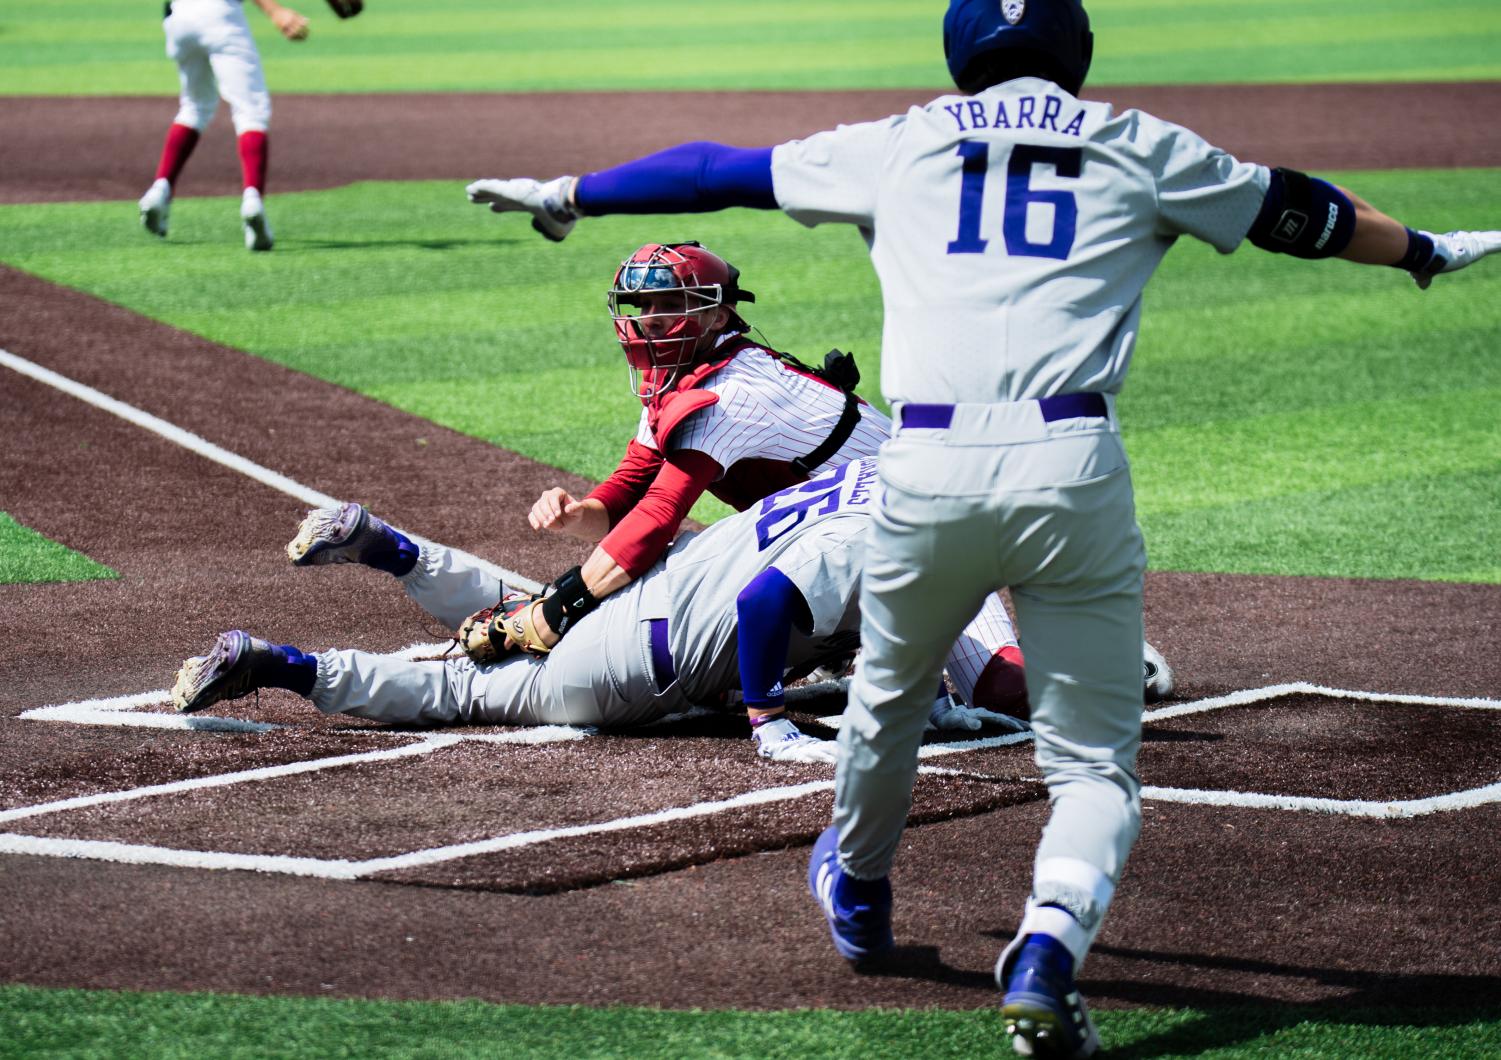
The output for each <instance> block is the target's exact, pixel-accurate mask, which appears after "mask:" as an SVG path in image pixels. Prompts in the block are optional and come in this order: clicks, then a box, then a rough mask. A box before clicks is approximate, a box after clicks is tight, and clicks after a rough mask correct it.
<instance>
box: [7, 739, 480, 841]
mask: <svg viewBox="0 0 1501 1060" xmlns="http://www.w3.org/2000/svg"><path fill="white" fill-rule="evenodd" d="M462 739H463V738H462V737H460V736H452V735H449V734H447V733H443V734H441V735H436V736H424V737H421V738H419V740H418V742H416V743H412V744H404V745H403V746H401V747H385V748H382V749H381V750H379V751H365V752H361V753H359V754H349V755H336V756H334V757H332V758H312V759H307V760H305V761H301V762H285V763H282V764H281V765H275V766H262V767H260V768H258V769H244V770H239V771H236V772H233V773H216V774H215V775H213V776H209V777H194V778H193V779H191V780H174V781H171V782H170V783H166V784H151V785H148V786H146V787H142V788H125V789H123V790H119V791H104V792H99V793H98V794H95V795H79V796H76V797H75V798H71V799H59V800H57V801H56V802H42V803H37V804H35V805H32V806H18V807H16V808H14V809H10V810H0V823H4V822H6V821H16V820H20V819H21V818H23V817H38V816H41V815H42V814H48V813H61V812H63V811H65V810H82V809H87V808H89V807H92V806H102V805H105V804H106V803H112V802H131V801H133V800H135V799H146V798H151V797H153V796H156V795H176V794H180V793H181V792H184V791H198V790H201V789H204V788H222V787H228V786H229V785H231V784H244V783H248V782H251V781H258V780H275V779H278V778H280V777H290V776H295V775H296V774H298V773H315V772H317V771H319V770H322V769H337V768H338V767H340V766H348V765H357V764H360V763H363V762H380V761H386V760H389V759H393V758H409V757H411V756H412V755H425V754H430V753H431V752H433V751H436V750H438V749H439V748H440V747H449V746H452V745H453V744H456V743H459V742H461V741H462Z"/></svg>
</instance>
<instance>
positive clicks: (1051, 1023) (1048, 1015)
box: [997, 934, 1100, 1060]
mask: <svg viewBox="0 0 1501 1060" xmlns="http://www.w3.org/2000/svg"><path fill="white" fill-rule="evenodd" d="M1073 973H1074V957H1073V954H1071V953H1069V951H1068V948H1067V947H1066V946H1064V945H1063V943H1061V942H1059V941H1058V940H1057V939H1055V938H1053V937H1052V936H1051V935H1042V934H1037V935H1028V936H1027V937H1026V938H1025V939H1023V940H1022V944H1021V948H1020V949H1019V950H1017V952H1016V959H1015V960H1013V961H1012V962H1010V967H1009V969H1008V970H1007V971H1006V972H1005V973H1004V982H1003V988H1004V989H1005V991H1006V996H1005V999H1004V1000H1003V1001H1002V1002H1001V1018H1002V1019H1004V1020H1005V1022H1006V1033H1007V1034H1009V1035H1011V1048H1012V1049H1014V1050H1015V1051H1016V1053H1017V1055H1018V1056H1035V1057H1047V1058H1050V1060H1052V1058H1057V1060H1083V1058H1084V1057H1088V1056H1093V1055H1094V1054H1095V1052H1096V1051H1097V1050H1098V1049H1099V1048H1100V1036H1099V1035H1098V1034H1097V1033H1096V1032H1095V1029H1094V1022H1093V1021H1092V1020H1091V1019H1090V1018H1089V1010H1088V1009H1087V1008H1086V1007H1085V1005H1084V999H1083V998H1082V997H1080V996H1079V991H1078V989H1077V988H1076V987H1075V986H1074V974H1073ZM1001 978H1002V975H1001V974H1000V973H998V974H997V979H1001Z"/></svg>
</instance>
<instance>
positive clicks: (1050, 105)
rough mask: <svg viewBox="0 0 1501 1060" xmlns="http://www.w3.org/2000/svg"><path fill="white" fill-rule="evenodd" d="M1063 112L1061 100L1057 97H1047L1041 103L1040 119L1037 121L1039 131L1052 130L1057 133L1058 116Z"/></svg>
mask: <svg viewBox="0 0 1501 1060" xmlns="http://www.w3.org/2000/svg"><path fill="white" fill-rule="evenodd" d="M1062 110H1063V100H1061V99H1059V98H1058V97H1057V96H1049V97H1048V98H1047V99H1045V100H1043V101H1042V117H1041V118H1039V119H1038V120H1037V127H1038V128H1039V129H1052V130H1053V131H1054V132H1057V131H1058V114H1059V112H1061V111H1062Z"/></svg>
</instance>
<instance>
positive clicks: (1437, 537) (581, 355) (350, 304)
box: [0, 170, 1501, 582]
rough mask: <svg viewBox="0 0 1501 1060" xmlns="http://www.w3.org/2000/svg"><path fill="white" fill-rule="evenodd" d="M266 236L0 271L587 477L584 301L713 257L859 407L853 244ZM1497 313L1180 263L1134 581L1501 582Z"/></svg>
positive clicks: (1156, 319) (1393, 277)
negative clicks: (16, 272)
mask: <svg viewBox="0 0 1501 1060" xmlns="http://www.w3.org/2000/svg"><path fill="white" fill-rule="evenodd" d="M1334 176H1336V178H1337V179H1340V180H1341V181H1344V182H1345V183H1347V184H1349V185H1350V186H1352V187H1354V188H1356V189H1357V190H1359V191H1361V192H1362V194H1364V195H1365V197H1366V198H1368V199H1370V200H1371V201H1373V202H1374V203H1376V204H1377V205H1378V206H1381V207H1383V208H1386V209H1388V210H1390V211H1392V212H1393V213H1395V214H1396V215H1398V216H1401V217H1403V218H1404V219H1405V220H1407V221H1409V222H1410V223H1413V224H1416V225H1420V226H1430V227H1436V226H1445V225H1447V226H1451V227H1452V226H1459V227H1475V228H1480V227H1484V226H1485V225H1486V224H1488V223H1491V222H1492V221H1493V218H1491V216H1490V208H1491V207H1490V202H1491V199H1492V198H1493V193H1494V189H1495V187H1496V186H1497V182H1498V179H1501V174H1498V172H1497V171H1495V170H1457V171H1446V172H1416V171H1401V172H1382V173H1358V174H1335V175H1334ZM271 209H272V215H273V219H274V221H275V223H276V226H277V232H278V237H279V241H278V243H277V249H276V251H275V253H273V254H269V255H264V256H260V255H254V256H253V255H247V254H246V253H245V252H244V250H243V249H242V246H241V243H240V238H239V225H238V216H237V213H236V209H235V205H234V202H233V200H229V199H212V198H210V199H195V198H192V197H186V198H182V199H179V200H178V201H177V203H175V204H174V209H173V217H172V221H173V229H172V235H171V238H170V239H168V240H167V241H165V242H162V241H158V240H155V239H153V238H151V237H150V236H148V235H146V234H145V233H143V232H142V231H141V230H140V229H139V227H138V226H137V224H136V221H135V211H134V208H133V204H129V203H77V204H52V205H40V206H9V207H0V260H4V261H5V262H6V263H8V264H12V265H15V266H18V267H20V268H23V269H26V270H28V271H31V272H34V273H37V274H38V275H41V276H44V277H46V278H48V279H51V280H54V281H57V282H60V283H63V284H67V285H70V286H74V287H78V288H81V289H83V290H88V291H91V292H93V293H95V294H98V295H100V296H102V297H104V298H107V299H109V300H111V301H115V302H119V303H121V304H123V305H126V306H129V307H130V308H132V309H135V310H137V311H139V312H141V313H144V314H146V315H148V316H151V317H155V318H157V319H159V320H163V321H167V322H169V323H172V324H175V325H177V326H179V327H183V328H186V329H188V330H191V331H194V332H197V333H199V334H201V335H204V336H206V337H208V338H210V339H213V340H215V341H218V342H222V343H225V344H227V345H231V346H236V347H239V348H241V349H245V350H249V351H251V352H253V353H256V354H259V355H261V356H264V357H267V358H270V359H272V360H275V361H278V362H281V363H284V364H287V365H289V366H291V367H293V368H297V369H300V370H302V371H305V372H308V373H310V374H312V375H316V376H319V377H321V378H325V379H328V380H331V381H333V382H336V383H339V384H341V385H343V386H347V387H350V388H352V389H354V390H358V391H360V392H363V393H365V394H368V395H370V396H372V397H375V398H377V399H379V400H381V401H385V402H388V403H390V404H392V405H395V406H397V407H399V408H402V409H405V410H407V411H409V412H412V413H415V414H416V415H419V416H422V417H425V418H428V419H432V420H435V421H437V422H439V423H442V424H444V425H446V426H449V427H453V428H455V429H457V430H460V431H463V432H465V433H467V434H470V435H473V436H475V437H478V438H482V439H485V440H487V441H490V442H492V443H494V444H496V445H499V446H503V447H506V448H509V449H514V450H516V451H518V452H521V453H524V454H525V455H527V456H530V457H532V458H534V459H537V460H541V461H544V462H546V463H550V464H553V465H556V466H560V467H563V468H566V469H568V470H572V471H576V472H578V473H579V474H582V475H585V476H587V477H589V478H594V479H598V478H602V477H603V476H604V475H606V474H607V473H608V472H609V470H610V469H611V468H612V467H613V466H614V464H615V461H616V460H617V459H618V457H619V454H620V452H621V451H622V449H623V447H624V444H625V441H626V439H628V438H629V437H631V435H632V432H633V431H634V429H635V424H636V421H637V418H638V416H639V412H640V408H639V405H638V404H637V403H636V401H635V399H634V398H633V397H632V396H631V394H630V393H629V391H628V389H627V376H626V371H625V366H624V363H623V358H622V356H621V354H620V350H619V347H618V345H617V344H616V343H615V340H614V336H613V331H612V328H611V325H610V321H609V318H608V316H607V315H606V313H605V310H604V306H603V302H604V291H605V289H606V287H607V286H608V284H609V279H610V276H611V275H612V273H613V271H614V268H615V265H616V263H617V262H618V261H619V259H620V258H621V257H622V256H624V255H625V254H627V253H628V252H629V251H630V250H631V249H633V248H634V247H635V246H637V245H638V244H639V243H641V242H643V241H645V240H647V239H683V238H699V239H702V240H703V241H704V242H705V243H706V244H708V245H709V246H710V247H712V248H715V249H717V250H719V251H720V252H721V253H723V254H724V255H725V256H727V257H728V258H730V260H732V261H734V262H735V263H736V264H737V265H738V266H739V267H740V268H741V269H742V271H743V273H744V278H745V282H746V286H747V287H750V288H751V289H752V290H754V291H756V292H757V294H758V296H759V300H758V301H757V303H756V304H755V306H754V307H753V311H752V312H748V316H750V318H751V320H752V321H753V322H754V323H755V324H757V325H758V326H759V327H760V328H761V330H762V331H763V332H764V334H765V335H766V337H767V338H768V340H769V341H770V342H771V343H772V344H773V345H777V346H779V347H780V348H783V349H789V350H791V351H793V352H794V353H797V354H799V355H802V356H804V357H805V358H808V359H815V358H817V357H819V356H821V355H822V353H823V352H824V351H825V350H827V349H828V348H830V347H831V346H835V345H837V346H839V347H841V348H843V349H846V350H853V351H855V353H856V354H857V356H858V358H859V362H860V365H861V369H862V372H863V374H864V380H865V381H864V383H863V384H862V387H861V389H862V391H863V392H864V393H866V394H867V395H871V396H874V395H876V394H877V393H878V390H877V380H878V378H879V356H878V354H879V345H880V296H879V291H878V287H877V284H876V281H875V278H874V275H873V273H872V270H871V268H870V265H869V262H868V259H867V257H866V254H865V249H864V245H863V243H862V242H861V241H860V239H859V237H858V236H857V235H856V233H855V232H854V230H853V229H850V228H846V227H839V226H825V227H823V228H819V229H814V230H811V231H810V230H807V229H804V228H802V227H800V226H799V225H796V224H795V223H793V222H792V221H790V220H789V219H787V218H785V217H783V216H781V215H780V214H775V213H762V212H756V211H747V210H735V211H727V212H724V213H720V214H707V215H702V216H699V217H695V218H681V217H679V218H631V217H616V218H596V219H591V220H590V221H588V222H586V223H584V224H581V225H580V226H579V227H578V229H577V230H576V231H575V232H574V234H573V235H572V236H570V237H569V239H568V241H567V242H566V243H564V244H556V245H555V244H550V243H547V242H544V241H543V240H541V239H540V238H538V237H537V236H536V235H535V234H534V233H533V232H532V231H531V230H530V228H529V227H528V226H527V225H526V223H525V222H524V221H523V220H522V219H521V218H518V217H515V216H505V217H499V216H495V215H492V214H489V213H487V212H484V211H481V210H478V209H476V208H475V207H473V206H471V205H469V204H468V203H467V202H465V200H464V196H463V190H462V187H461V185H460V184H458V183H457V182H452V183H450V182H429V183H414V184H374V183H372V184H356V185H351V186H348V187H345V188H340V189H335V190H331V191H320V192H307V193H301V194H289V195H279V196H274V197H273V199H272V202H271ZM186 276H191V277H192V282H191V283H184V282H182V280H181V278H182V277H186ZM1497 305H1501V268H1497V267H1496V266H1495V265H1494V264H1493V263H1492V262H1491V261H1486V262H1482V263H1481V264H1480V265H1478V266H1476V267H1475V268H1473V269H1470V270H1467V271H1465V272H1462V273H1459V274H1456V275H1453V276H1445V277H1442V278H1440V279H1439V280H1438V281H1437V282H1436V283H1435V285H1434V287H1433V289H1432V290H1430V291H1428V292H1426V293H1425V292H1420V291H1418V290H1417V289H1416V288H1415V287H1414V286H1413V284H1412V283H1411V282H1410V281H1409V280H1408V279H1407V278H1406V277H1405V276H1403V275H1401V274H1400V273H1398V272H1396V271H1394V270H1388V269H1373V268H1362V267H1359V266H1355V265H1351V264H1348V263H1345V262H1316V263H1311V262H1303V261H1298V260H1295V259H1291V258H1286V257H1278V256H1273V255H1268V254H1264V253H1261V252H1259V251H1256V250H1254V249H1251V248H1246V249H1243V250H1241V251H1240V252H1238V253H1236V254H1235V255H1233V256H1231V257H1229V258H1227V259H1221V258H1220V256H1219V255H1217V254H1215V253H1214V252H1213V251H1212V250H1210V249H1209V248H1207V247H1204V246H1202V245H1199V244H1196V243H1193V242H1192V241H1189V240H1185V241H1183V243H1182V245H1180V246H1179V247H1177V248H1176V249H1174V251H1173V252H1172V253H1170V254H1169V255H1168V257H1167V260H1166V262H1165V264H1164V266H1163V268H1162V270H1161V271H1160V273H1159V274H1158V276H1157V278H1156V279H1155V280H1154V281H1153V283H1152V285H1151V286H1150V287H1149V288H1148V292H1147V297H1146V305H1145V311H1144V314H1143V328H1142V334H1141V338H1140V343H1139V346H1138V350H1137V354H1136V360H1135V364H1134V367H1133V369H1132V373H1131V376H1130V378H1129V379H1128V381H1127V386H1126V389H1125V392H1124V393H1123V395H1122V398H1121V403H1120V409H1121V417H1122V422H1123V424H1124V428H1125V431H1126V436H1127V442H1128V445H1129V447H1130V450H1131V452H1132V456H1133V463H1134V466H1135V473H1136V481H1137V495H1138V503H1139V507H1140V513H1141V519H1142V524H1143V527H1144V529H1145V530H1146V535H1147V542H1148V547H1149V551H1150V555H1151V562H1152V566H1153V568H1154V569H1158V570H1199V571H1223V572H1241V573H1278V574H1319V575H1332V576H1351V577H1377V578H1381V577H1389V578H1396V577H1402V578H1423V579H1433V580H1455V581H1478V582H1496V581H1501V563H1498V560H1497V558H1496V557H1497V556H1501V524H1498V521H1497V520H1496V519H1495V512H1496V511H1497V509H1498V499H1501V426H1498V421H1497V418H1496V417H1495V415H1494V409H1495V406H1496V401H1497V398H1498V395H1501V358H1498V357H1497V356H1496V351H1497V349H1498V348H1501V313H1498V312H1497V309H1496V306H1497ZM377 473H378V472H377ZM722 512H723V508H722V507H714V506H704V507H701V508H699V509H697V510H696V514H697V515H698V516H699V517H700V518H710V519H712V518H714V517H716V516H717V515H718V514H722Z"/></svg>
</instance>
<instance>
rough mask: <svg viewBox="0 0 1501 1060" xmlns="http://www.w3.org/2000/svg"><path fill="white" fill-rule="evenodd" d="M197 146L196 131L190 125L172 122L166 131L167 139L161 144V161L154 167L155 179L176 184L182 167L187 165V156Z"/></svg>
mask: <svg viewBox="0 0 1501 1060" xmlns="http://www.w3.org/2000/svg"><path fill="white" fill-rule="evenodd" d="M197 146H198V130H197V129H195V128H193V127H192V126H191V125H178V124H177V123H176V122H173V123H172V127H171V128H170V129H168V130H167V139H166V141H165V142H164V143H163V144H162V160H161V161H160V162H158V163H157V166H156V176H157V179H158V180H160V179H161V178H162V177H166V178H167V182H168V183H169V184H176V183H177V177H178V175H179V174H181V173H182V167H183V166H184V165H186V164H187V161H188V156H189V155H191V154H192V153H193V148H195V147H197Z"/></svg>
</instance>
